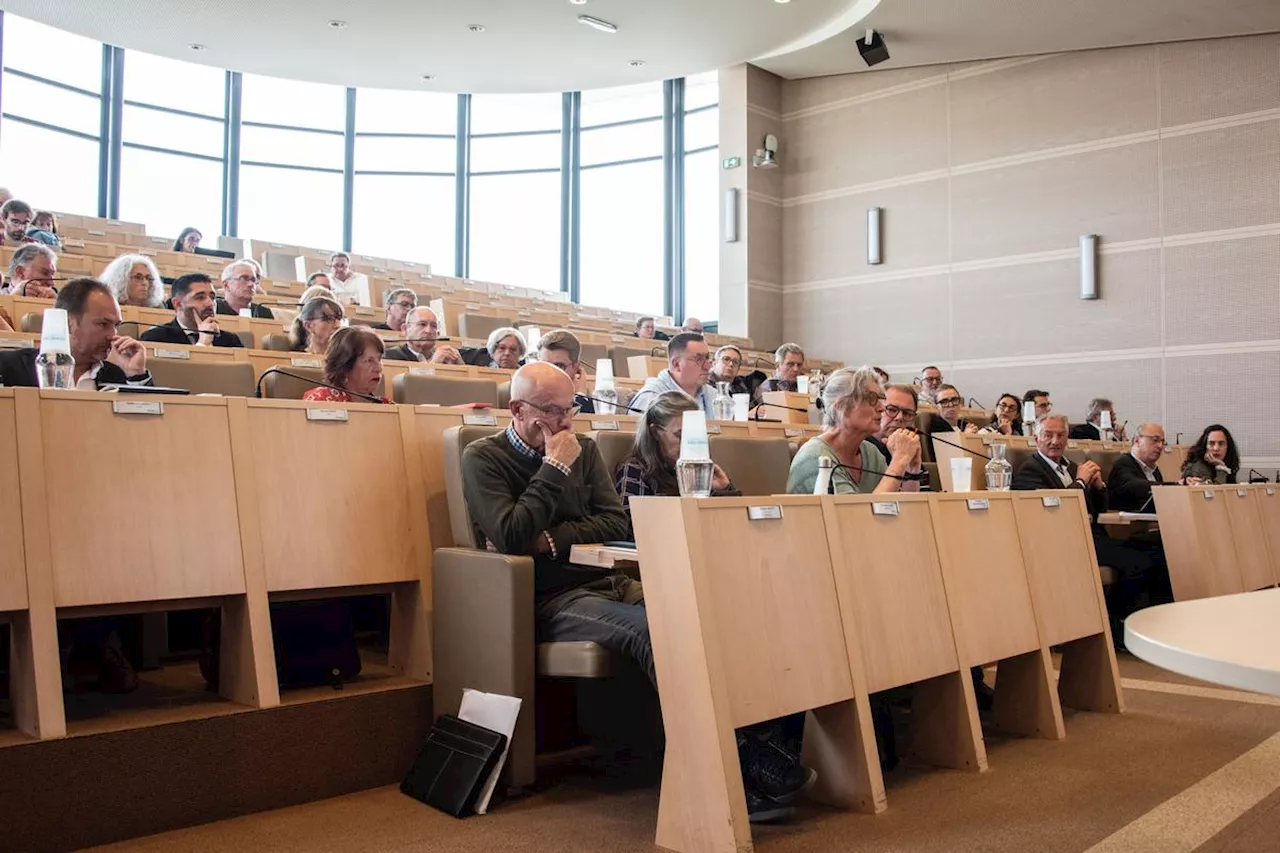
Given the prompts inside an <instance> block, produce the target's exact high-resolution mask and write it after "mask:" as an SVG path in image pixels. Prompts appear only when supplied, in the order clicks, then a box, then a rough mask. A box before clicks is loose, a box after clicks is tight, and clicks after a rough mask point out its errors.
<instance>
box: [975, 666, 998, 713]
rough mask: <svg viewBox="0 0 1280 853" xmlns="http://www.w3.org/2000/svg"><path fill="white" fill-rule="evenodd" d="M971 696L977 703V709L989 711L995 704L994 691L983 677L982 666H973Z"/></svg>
mask: <svg viewBox="0 0 1280 853" xmlns="http://www.w3.org/2000/svg"><path fill="white" fill-rule="evenodd" d="M973 698H974V699H975V700H976V701H977V703H978V710H979V711H990V710H991V706H992V705H994V704H995V699H996V692H995V690H993V689H991V687H990V686H988V685H987V682H986V681H985V680H984V679H983V675H982V667H980V666H975V667H974V668H973Z"/></svg>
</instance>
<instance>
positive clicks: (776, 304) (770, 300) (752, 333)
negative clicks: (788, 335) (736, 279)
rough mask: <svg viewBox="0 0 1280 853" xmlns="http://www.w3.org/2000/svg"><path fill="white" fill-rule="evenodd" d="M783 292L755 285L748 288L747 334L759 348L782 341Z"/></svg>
mask: <svg viewBox="0 0 1280 853" xmlns="http://www.w3.org/2000/svg"><path fill="white" fill-rule="evenodd" d="M782 311H783V307H782V293H780V292H779V291H776V290H771V289H767V288H763V287H756V286H754V285H752V286H748V288H747V314H748V316H747V334H748V336H749V337H750V338H751V339H752V341H754V342H755V345H756V348H757V349H764V350H772V349H777V347H778V346H779V345H780V344H781V343H782Z"/></svg>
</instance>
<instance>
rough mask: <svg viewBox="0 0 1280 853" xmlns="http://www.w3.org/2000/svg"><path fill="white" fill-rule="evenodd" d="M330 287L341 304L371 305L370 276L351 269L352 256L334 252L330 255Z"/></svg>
mask: <svg viewBox="0 0 1280 853" xmlns="http://www.w3.org/2000/svg"><path fill="white" fill-rule="evenodd" d="M329 289H330V290H332V291H333V295H334V296H336V297H337V298H338V304H340V305H369V304H370V302H369V277H368V276H367V275H365V274H364V273H362V272H356V271H355V270H353V269H351V256H350V255H348V254H347V253H346V252H334V253H333V254H332V255H330V256H329Z"/></svg>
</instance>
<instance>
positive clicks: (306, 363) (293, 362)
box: [289, 358, 324, 367]
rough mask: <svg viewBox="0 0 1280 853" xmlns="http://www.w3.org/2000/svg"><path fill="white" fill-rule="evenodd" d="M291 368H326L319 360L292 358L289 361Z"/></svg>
mask: <svg viewBox="0 0 1280 853" xmlns="http://www.w3.org/2000/svg"><path fill="white" fill-rule="evenodd" d="M289 366H290V367H324V362H323V361H321V360H320V359H318V358H291V359H289Z"/></svg>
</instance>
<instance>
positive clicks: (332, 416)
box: [307, 409, 347, 423]
mask: <svg viewBox="0 0 1280 853" xmlns="http://www.w3.org/2000/svg"><path fill="white" fill-rule="evenodd" d="M307 420H309V421H342V422H343V423H346V421H347V410H346V409H307Z"/></svg>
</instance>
